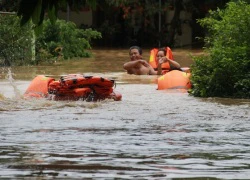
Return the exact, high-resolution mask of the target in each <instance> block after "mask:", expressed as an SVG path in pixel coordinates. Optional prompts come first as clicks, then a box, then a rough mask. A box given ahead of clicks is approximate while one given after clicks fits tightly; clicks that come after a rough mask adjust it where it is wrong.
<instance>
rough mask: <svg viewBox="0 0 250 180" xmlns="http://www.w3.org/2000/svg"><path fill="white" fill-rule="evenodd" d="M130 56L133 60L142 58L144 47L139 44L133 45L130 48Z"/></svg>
mask: <svg viewBox="0 0 250 180" xmlns="http://www.w3.org/2000/svg"><path fill="white" fill-rule="evenodd" d="M129 57H130V59H131V61H135V60H139V59H142V49H141V48H140V47H139V46H131V47H130V48H129Z"/></svg>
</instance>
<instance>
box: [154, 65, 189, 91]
mask: <svg viewBox="0 0 250 180" xmlns="http://www.w3.org/2000/svg"><path fill="white" fill-rule="evenodd" d="M190 76H191V73H189V72H184V71H179V70H172V71H170V72H168V73H166V74H164V75H162V76H160V77H159V78H158V79H157V83H158V90H163V89H190V88H191V82H190Z"/></svg>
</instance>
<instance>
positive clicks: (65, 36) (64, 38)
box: [36, 20, 101, 62]
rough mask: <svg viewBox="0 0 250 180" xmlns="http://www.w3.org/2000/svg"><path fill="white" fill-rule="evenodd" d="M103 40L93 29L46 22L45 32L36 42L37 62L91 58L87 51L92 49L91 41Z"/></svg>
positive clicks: (71, 23) (62, 22) (60, 21)
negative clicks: (55, 59) (52, 59)
mask: <svg viewBox="0 0 250 180" xmlns="http://www.w3.org/2000/svg"><path fill="white" fill-rule="evenodd" d="M96 38H101V34H100V33H99V32H97V31H94V30H92V29H85V30H83V29H79V28H77V27H76V25H75V24H74V23H73V22H66V21H64V20H57V21H56V22H55V23H54V24H52V23H51V22H50V21H49V20H46V21H45V22H44V30H43V32H42V33H41V34H40V35H39V36H38V38H37V41H36V43H37V44H36V50H37V54H38V58H37V61H38V62H40V61H42V60H46V59H47V60H48V61H50V60H51V58H52V57H54V58H60V59H70V58H73V57H89V56H90V54H89V52H87V51H86V49H90V48H91V44H90V43H91V40H92V39H96Z"/></svg>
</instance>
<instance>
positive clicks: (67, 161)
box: [0, 49, 250, 179]
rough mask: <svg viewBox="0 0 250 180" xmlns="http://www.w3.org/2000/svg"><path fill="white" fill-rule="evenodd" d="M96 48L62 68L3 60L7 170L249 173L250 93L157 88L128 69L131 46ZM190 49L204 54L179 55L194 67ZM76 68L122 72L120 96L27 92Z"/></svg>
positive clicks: (1, 161) (86, 174)
mask: <svg viewBox="0 0 250 180" xmlns="http://www.w3.org/2000/svg"><path fill="white" fill-rule="evenodd" d="M92 52H93V54H94V57H93V58H88V59H81V60H75V61H73V62H64V63H63V62H57V63H56V65H55V66H46V65H43V66H39V67H16V68H11V69H10V70H8V69H6V68H1V74H0V94H1V96H0V99H1V100H0V122H1V125H0V134H1V136H0V142H1V143H0V172H1V173H0V178H5V179H19V178H20V179H23V178H24V179H25V178H41V179H52V178H53V179H55V178H58V179H62V178H63V179H249V177H250V141H249V139H250V123H249V121H250V111H249V109H250V101H249V100H244V99H222V98H195V97H192V96H189V95H188V94H187V93H186V92H183V91H180V90H163V91H158V90H156V88H157V85H156V78H157V76H134V75H128V74H126V73H125V72H124V70H123V69H122V65H123V63H124V62H126V61H127V59H128V52H127V50H124V49H113V50H110V49H109V50H108V49H107V50H103V49H102V50H100V49H99V50H98V49H95V50H92ZM190 53H191V54H194V55H196V54H200V53H202V52H201V51H199V50H174V57H175V59H176V60H178V62H180V64H181V65H182V66H189V65H190V64H191V63H192V60H191V58H190ZM144 57H145V58H147V57H149V50H144ZM69 73H83V74H86V75H100V76H103V77H108V78H113V79H115V80H116V88H115V90H116V91H118V92H120V93H121V94H122V96H123V98H122V101H113V100H104V101H101V102H85V101H73V102H68V101H49V100H45V99H41V100H24V99H23V98H22V94H23V93H24V91H25V90H26V88H27V87H28V85H29V83H30V81H31V80H32V79H33V78H34V77H35V76H36V75H38V74H46V75H51V76H54V77H56V78H57V77H59V76H60V75H63V74H69ZM8 75H9V76H8Z"/></svg>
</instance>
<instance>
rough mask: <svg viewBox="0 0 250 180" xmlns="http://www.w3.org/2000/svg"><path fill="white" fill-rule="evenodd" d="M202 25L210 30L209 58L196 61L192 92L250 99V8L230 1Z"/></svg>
mask: <svg viewBox="0 0 250 180" xmlns="http://www.w3.org/2000/svg"><path fill="white" fill-rule="evenodd" d="M199 22H200V24H201V25H202V26H204V27H206V28H207V30H208V34H207V37H206V39H205V42H206V47H207V48H206V51H207V55H206V56H200V57H197V58H195V59H194V61H195V63H194V64H193V65H192V78H191V81H192V84H193V88H192V90H191V91H190V93H191V94H192V95H194V96H200V97H215V96H217V97H243V98H250V71H249V69H250V34H249V29H250V5H249V4H247V3H246V2H244V1H237V2H229V3H228V4H227V6H226V9H224V10H220V9H218V10H216V11H210V14H209V16H208V17H206V18H204V19H201V20H199Z"/></svg>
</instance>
